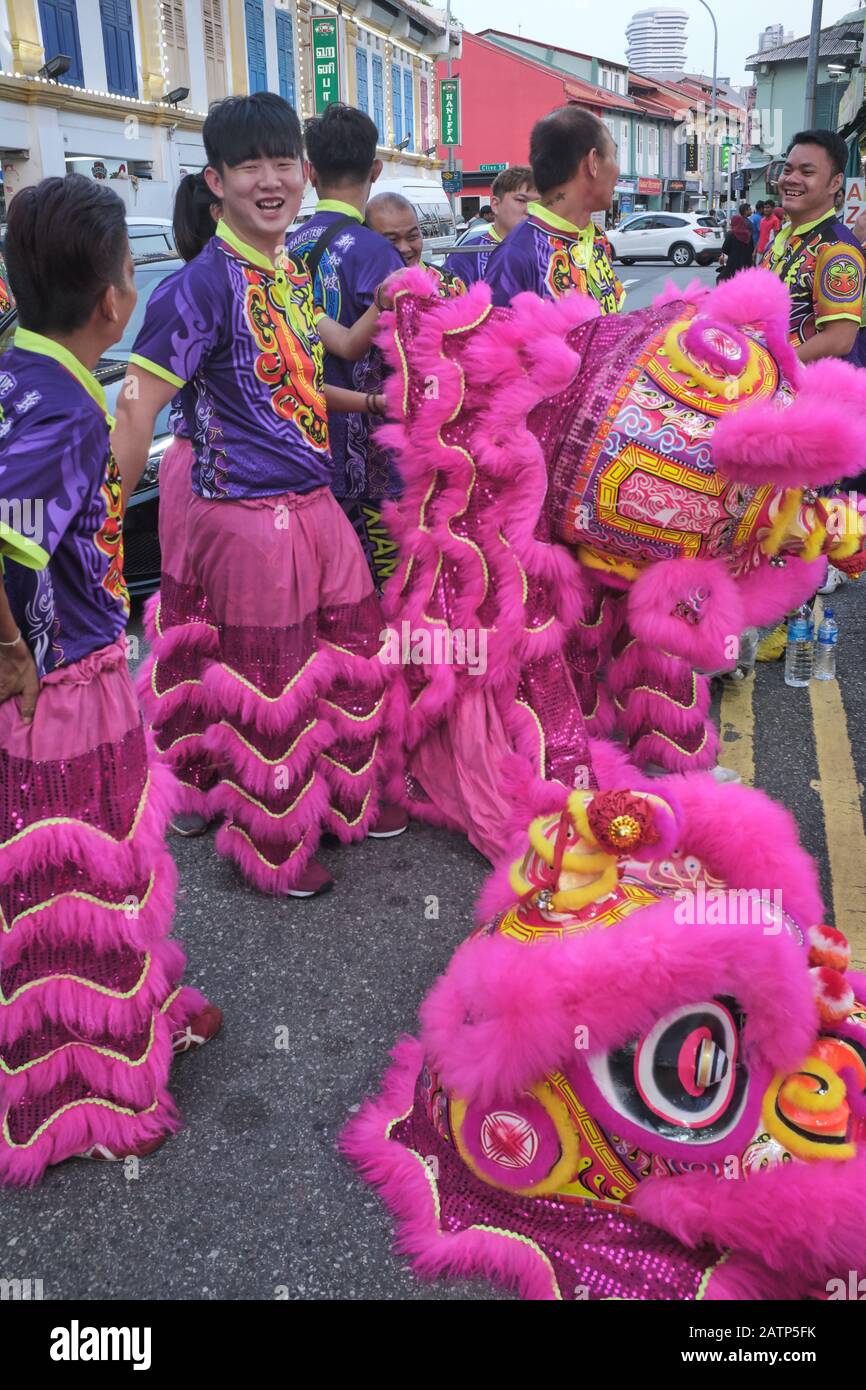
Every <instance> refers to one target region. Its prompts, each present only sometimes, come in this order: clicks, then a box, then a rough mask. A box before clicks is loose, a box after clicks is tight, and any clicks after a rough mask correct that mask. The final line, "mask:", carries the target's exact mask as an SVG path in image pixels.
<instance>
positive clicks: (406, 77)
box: [403, 68, 415, 150]
mask: <svg viewBox="0 0 866 1390" xmlns="http://www.w3.org/2000/svg"><path fill="white" fill-rule="evenodd" d="M403 134H404V135H408V136H409V144H408V145H407V146H406V148H407V149H408V150H414V148H415V91H414V88H413V85H412V69H411V68H404V69H403Z"/></svg>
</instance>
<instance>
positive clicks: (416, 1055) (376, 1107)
mask: <svg viewBox="0 0 866 1390" xmlns="http://www.w3.org/2000/svg"><path fill="white" fill-rule="evenodd" d="M575 297H576V296H575ZM392 1056H393V1058H394V1062H393V1065H392V1066H391V1067H390V1068H389V1070H388V1072H387V1074H386V1076H385V1079H384V1081H383V1083H382V1094H381V1095H380V1096H378V1097H377V1098H376V1099H375V1100H366V1101H365V1102H364V1104H363V1105H362V1107H361V1109H360V1111H359V1113H358V1114H357V1115H356V1116H354V1118H353V1119H352V1120H351V1121H350V1122H349V1124H348V1125H347V1126H346V1128H345V1130H344V1131H343V1133H342V1134H341V1136H340V1139H339V1147H340V1150H341V1151H342V1152H343V1153H344V1154H345V1155H346V1157H347V1158H348V1159H350V1161H351V1162H352V1163H353V1164H354V1165H355V1167H356V1168H357V1169H358V1170H359V1172H360V1173H361V1174H362V1176H363V1177H364V1178H365V1179H366V1181H367V1182H369V1183H372V1185H373V1186H374V1187H376V1188H378V1189H379V1191H380V1192H381V1195H382V1198H383V1200H384V1201H385V1203H386V1205H387V1206H388V1208H389V1209H390V1211H391V1212H392V1213H393V1215H394V1216H395V1218H396V1219H397V1221H398V1225H399V1231H398V1235H397V1239H396V1241H395V1244H396V1247H397V1250H398V1251H400V1252H401V1253H402V1254H405V1255H408V1256H409V1257H410V1258H411V1260H412V1264H413V1268H414V1269H415V1271H416V1272H417V1273H418V1274H419V1275H421V1276H422V1277H424V1278H430V1279H432V1278H435V1277H437V1276H441V1275H444V1276H463V1277H465V1276H468V1275H472V1274H478V1275H483V1276H486V1277H488V1278H490V1279H495V1280H496V1281H497V1282H498V1283H500V1284H503V1285H504V1286H505V1287H506V1288H516V1289H517V1290H518V1291H519V1292H520V1294H521V1295H522V1297H523V1298H528V1299H555V1298H556V1297H557V1291H556V1290H555V1287H554V1284H553V1281H552V1277H551V1274H550V1269H549V1267H548V1265H547V1264H546V1263H545V1262H544V1261H543V1260H542V1258H541V1257H540V1256H539V1255H538V1254H536V1253H535V1251H534V1250H533V1248H532V1247H531V1246H530V1245H529V1244H528V1243H527V1242H525V1241H520V1240H513V1239H510V1238H509V1237H507V1236H504V1235H498V1234H496V1233H495V1232H492V1231H482V1230H466V1231H459V1232H456V1233H451V1232H447V1231H444V1230H443V1229H442V1227H441V1226H440V1224H439V1221H438V1219H437V1215H436V1206H435V1203H434V1195H433V1188H432V1187H431V1179H430V1175H429V1173H428V1172H427V1171H426V1169H425V1165H424V1160H423V1158H422V1157H421V1156H420V1155H418V1154H415V1153H413V1152H412V1151H411V1150H410V1149H406V1148H404V1147H403V1146H402V1145H401V1144H397V1143H395V1142H393V1141H392V1140H390V1139H389V1138H388V1127H389V1125H390V1124H391V1123H392V1122H393V1121H394V1120H395V1119H397V1118H398V1117H399V1116H401V1115H404V1114H405V1113H406V1111H407V1110H409V1109H410V1108H411V1106H412V1101H413V1098H414V1093H415V1082H416V1080H417V1077H418V1073H419V1071H420V1070H421V1067H422V1065H423V1061H424V1058H423V1053H422V1050H421V1048H420V1046H419V1044H418V1043H417V1042H415V1040H414V1039H413V1038H403V1039H401V1040H400V1042H399V1043H398V1044H397V1046H396V1047H395V1048H394V1051H393V1053H392Z"/></svg>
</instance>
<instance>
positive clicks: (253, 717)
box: [202, 651, 334, 734]
mask: <svg viewBox="0 0 866 1390" xmlns="http://www.w3.org/2000/svg"><path fill="white" fill-rule="evenodd" d="M333 674H334V663H333V661H332V660H331V658H330V655H329V654H328V653H327V652H325V651H317V652H316V654H315V655H314V656H313V659H312V660H311V661H310V662H309V664H308V665H307V666H306V667H305V668H304V669H303V670H302V671H301V672H300V673H299V674H298V675H297V677H296V678H295V680H294V682H293V683H291V684H290V686H289V688H288V689H287V690H285V691H284V692H283V693H282V694H281V695H279V696H276V697H274V698H268V697H266V696H264V695H263V694H262V693H261V692H260V691H259V690H257V689H256V688H255V686H253V685H251V684H250V683H249V682H247V681H246V680H244V679H243V677H241V676H240V674H238V673H235V672H233V671H232V670H230V669H229V668H228V667H227V666H225V665H223V663H222V662H213V663H211V664H210V665H209V666H208V667H207V669H206V670H205V672H204V677H203V682H202V692H203V696H204V700H205V702H206V705H207V708H208V710H209V712H210V715H211V718H212V719H213V720H214V721H217V720H219V719H223V718H227V719H228V720H229V721H230V722H235V723H240V724H252V725H254V726H255V727H256V728H257V729H261V731H262V733H266V734H278V733H284V732H286V730H288V729H290V728H291V727H292V725H293V724H295V723H296V722H297V721H298V720H299V719H300V718H301V717H302V715H303V714H304V712H305V710H307V709H308V708H310V707H311V705H312V702H313V701H314V700H315V698H316V696H317V695H319V694H320V693H321V692H322V691H323V690H325V689H327V687H328V686H329V685H330V684H331V682H332V680H333Z"/></svg>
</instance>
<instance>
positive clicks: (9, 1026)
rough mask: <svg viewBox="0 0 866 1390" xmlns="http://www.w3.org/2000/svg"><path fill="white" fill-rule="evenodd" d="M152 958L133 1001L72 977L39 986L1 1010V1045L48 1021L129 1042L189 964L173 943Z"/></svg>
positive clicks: (165, 942) (155, 951)
mask: <svg viewBox="0 0 866 1390" xmlns="http://www.w3.org/2000/svg"><path fill="white" fill-rule="evenodd" d="M103 949H105V948H103ZM148 954H149V956H150V962H149V964H148V965H147V969H146V970H145V960H144V955H143V954H142V960H141V969H142V977H143V978H142V979H141V983H140V984H139V985H138V987H137V989H136V990H135V992H134V994H133V995H132V996H131V998H129V999H123V998H120V999H119V998H117V997H116V996H112V995H107V994H104V993H101V992H100V991H99V990H98V989H95V988H94V987H93V986H92V985H87V984H84V983H82V981H81V980H80V979H78V978H76V979H71V978H69V976H63V975H49V976H47V977H45V978H43V979H42V980H40V981H37V982H34V983H33V984H32V985H31V986H30V987H29V988H28V989H24V990H21V991H20V992H18V993H17V994H15V995H13V996H12V1000H11V1002H10V1003H9V1004H5V1005H4V1006H3V1007H2V1008H0V1042H2V1043H4V1044H9V1043H13V1042H14V1041H15V1040H16V1038H19V1037H20V1036H21V1035H22V1034H24V1033H29V1032H38V1030H39V1029H40V1027H41V1026H42V1024H43V1023H44V1021H45V1020H46V1019H54V1020H56V1021H57V1022H59V1023H62V1024H63V1025H64V1026H65V1027H67V1028H71V1029H81V1030H82V1031H83V1032H85V1033H89V1034H92V1035H95V1034H97V1033H99V1032H100V1031H103V1032H106V1033H110V1034H112V1035H113V1036H114V1037H124V1036H125V1035H126V1033H127V1031H128V1030H129V1029H130V1028H132V1029H135V1028H138V1027H140V1025H141V1024H142V1022H143V1021H144V1020H145V1019H147V1018H149V1017H150V1015H151V1014H152V1013H153V1011H154V1010H155V1009H159V1008H160V1007H161V1005H162V1003H163V1001H164V1000H165V999H166V998H167V997H168V996H169V994H171V992H172V990H174V989H175V987H176V986H177V982H178V980H179V979H180V977H181V975H182V974H183V969H184V966H185V964H186V954H185V952H184V950H183V947H182V946H181V945H180V944H179V943H178V942H177V941H174V940H171V939H165V940H163V941H159V942H156V943H154V945H153V946H152V948H151V950H150V951H149V952H148Z"/></svg>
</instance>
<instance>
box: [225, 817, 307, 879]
mask: <svg viewBox="0 0 866 1390" xmlns="http://www.w3.org/2000/svg"><path fill="white" fill-rule="evenodd" d="M226 830H230V831H231V832H232V834H234V835H240V836H241V837H242V839H244V840H246V842H247V844H248V845H249V847H250V849H251V850H252V852H253V854H254V855H255V856H256V858H257V859H260V860H261V861H262V863H263V864H267V866H268V868H269V869H273V871H274V873H279V871H280V869H282V867H283V865H284V864H288V862H289V860H290V859H294V857H295V855H296V854H297V853H298V850H299V849H301V848H302V847H303V844H304V841H305V840H306V838H307V831H306V830H305V831H304V833H303V835H302V836H301V838H300V840H299V841H298V843H297V844H296V845H295V848H294V849H293V850H292V852H291V854H289V855H287V856H286V858H285V859H284V860H283V861H282V863H281V864H274V863H273V862H272V861H271V860H270V859H266V858H265V856H264V855H263V854H262V852H261V850H259V849H257V848H256V846H255V845H254V844H253V842H252V840H251V839H250V837H249V835H248V834H247V832H246V831H245V830H244V829H242V827H241V826H239V825H236V824H235V822H234V821H233V820H231V821H229V822H228V824H227V825H226Z"/></svg>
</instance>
